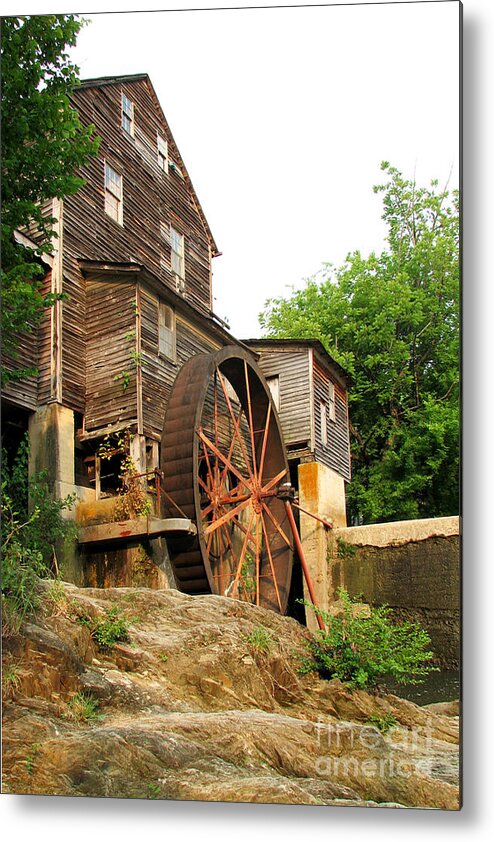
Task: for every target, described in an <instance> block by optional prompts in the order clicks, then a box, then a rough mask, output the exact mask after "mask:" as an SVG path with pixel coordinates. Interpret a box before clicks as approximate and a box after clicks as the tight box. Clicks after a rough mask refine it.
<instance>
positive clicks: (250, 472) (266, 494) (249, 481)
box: [161, 346, 292, 614]
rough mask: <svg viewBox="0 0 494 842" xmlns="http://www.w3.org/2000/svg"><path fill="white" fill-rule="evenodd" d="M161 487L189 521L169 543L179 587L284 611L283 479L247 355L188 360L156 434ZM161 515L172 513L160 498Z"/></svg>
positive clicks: (232, 349)
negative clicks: (185, 531)
mask: <svg viewBox="0 0 494 842" xmlns="http://www.w3.org/2000/svg"><path fill="white" fill-rule="evenodd" d="M161 466H162V470H163V474H164V477H163V488H164V491H165V492H166V494H168V495H170V497H171V498H173V500H174V502H175V503H176V504H177V505H178V506H179V507H180V509H181V510H182V512H183V513H184V514H185V515H186V516H187V517H188V518H190V519H191V520H192V521H194V522H195V524H196V525H197V537H195V538H193V539H188V543H186V542H184V540H183V539H180V541H175V542H170V545H169V548H170V559H171V563H172V566H173V569H174V573H175V576H176V578H177V582H178V585H179V587H180V589H181V590H183V591H184V592H186V593H189V594H205V593H214V594H221V595H226V596H230V597H233V598H237V599H241V600H244V601H248V602H251V603H253V604H255V605H260V606H263V607H264V608H270V609H273V610H274V611H278V612H279V613H282V614H284V613H285V611H286V607H287V601H288V593H289V589H290V580H291V573H292V546H291V539H290V537H289V536H290V534H291V533H290V532H289V524H288V519H287V515H286V510H285V507H284V505H283V502H282V501H281V500H280V499H278V498H277V497H276V488H277V486H278V485H279V484H280V483H283V482H287V481H288V480H289V471H288V462H287V458H286V453H285V447H284V443H283V437H282V433H281V427H280V422H279V418H278V415H277V412H276V409H275V408H274V404H273V402H272V399H271V394H270V392H269V389H268V387H267V385H266V381H265V380H264V377H263V375H262V374H261V373H260V371H259V369H258V368H257V366H256V365H255V363H254V361H253V357H252V355H251V354H249V352H248V351H246V350H244V349H242V348H239V347H236V346H229V347H226V348H223V349H222V350H220V351H217V352H215V353H210V354H199V355H197V356H194V357H191V359H189V360H188V361H187V362H186V363H185V365H184V366H183V368H182V369H181V370H180V372H179V374H178V375H177V378H176V380H175V383H174V385H173V389H172V392H171V395H170V399H169V402H168V408H167V412H166V418H165V424H164V428H163V435H162V440H161ZM164 514H165V516H173V517H176V516H177V511H176V509H174V507H173V506H172V505H171V504H170V503H169V501H167V497H166V495H165V512H164Z"/></svg>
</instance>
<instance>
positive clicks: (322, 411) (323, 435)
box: [319, 401, 328, 447]
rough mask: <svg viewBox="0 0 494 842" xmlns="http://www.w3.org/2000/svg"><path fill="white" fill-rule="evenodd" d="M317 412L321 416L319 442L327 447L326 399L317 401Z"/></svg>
mask: <svg viewBox="0 0 494 842" xmlns="http://www.w3.org/2000/svg"><path fill="white" fill-rule="evenodd" d="M319 413H320V416H321V444H322V445H323V447H327V444H328V411H327V406H326V401H319Z"/></svg>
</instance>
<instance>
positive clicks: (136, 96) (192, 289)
mask: <svg viewBox="0 0 494 842" xmlns="http://www.w3.org/2000/svg"><path fill="white" fill-rule="evenodd" d="M122 93H125V95H126V96H127V97H128V98H129V99H130V100H131V101H132V102H133V103H134V120H135V134H134V136H133V137H132V136H130V135H129V134H128V133H127V132H126V131H124V130H123V129H122V126H121V102H122ZM73 101H74V105H75V106H76V107H77V108H78V110H79V113H80V116H81V120H82V121H83V122H84V123H94V125H95V126H96V131H97V133H98V134H99V135H101V137H102V142H101V146H100V151H99V156H98V158H97V159H93V160H91V161H89V163H88V164H87V166H86V167H85V169H84V170H83V173H82V174H83V175H84V177H85V178H86V185H85V186H84V187H83V188H82V189H81V190H80V191H79V192H78V193H77V194H76V195H75V196H73V197H69V198H67V199H66V202H65V231H66V240H65V245H66V249H70V251H71V252H72V253H73V254H75V255H76V256H77V257H81V258H86V259H90V260H102V261H116V262H126V261H133V262H137V263H141V264H143V265H145V266H146V268H147V269H149V270H150V271H151V272H152V273H153V274H154V275H156V276H157V277H159V278H160V279H161V280H162V282H163V284H164V286H168V287H169V288H170V289H173V290H174V291H176V280H175V278H174V276H173V275H172V272H171V245H170V239H169V226H170V224H172V225H173V227H174V228H176V229H177V230H178V231H179V232H180V233H182V234H183V235H184V237H185V293H184V297H185V298H186V299H187V300H188V301H189V302H190V303H192V304H193V305H194V306H195V307H197V308H198V309H199V310H200V311H202V312H206V313H207V312H209V310H210V308H211V289H210V280H211V278H210V251H209V247H210V237H209V234H208V232H207V230H206V227H205V225H204V222H203V219H202V217H201V215H200V213H199V210H198V208H197V206H196V204H195V201H194V197H193V194H192V191H191V189H190V187H189V183H188V181H187V179H186V178H185V177H184V178H182V177H181V176H180V175H178V174H177V172H173V171H171V170H170V171H169V172H168V173H166V172H164V171H163V170H162V169H161V168H160V167H159V165H158V149H157V137H158V133H159V134H160V136H162V137H163V138H164V139H166V141H167V142H168V151H169V156H170V158H171V159H173V160H174V161H175V162H177V161H178V162H180V161H181V159H180V155H179V152H178V149H177V148H176V146H175V143H174V141H173V138H172V135H171V133H170V130H169V128H168V125H167V124H166V121H165V120H164V118H163V116H162V113H161V110H160V108H159V106H158V104H157V102H156V99H155V97H154V95H153V94H152V91H151V87H150V85H149V84H148V82H147V81H145V80H140V81H130V82H124V83H118V84H109V85H103V86H96V87H83V88H82V89H81V90H80V91H77V92H76V93H75V94H74V97H73ZM105 160H106V161H107V162H108V164H109V165H110V166H111V167H112V169H114V170H115V171H116V172H117V173H119V174H121V175H122V176H123V225H119V224H118V223H117V222H115V221H114V220H113V219H112V218H111V217H110V216H108V215H107V214H106V213H105Z"/></svg>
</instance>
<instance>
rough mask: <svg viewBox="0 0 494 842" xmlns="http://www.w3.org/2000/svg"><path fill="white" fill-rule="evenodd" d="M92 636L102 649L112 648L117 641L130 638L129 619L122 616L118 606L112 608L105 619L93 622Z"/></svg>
mask: <svg viewBox="0 0 494 842" xmlns="http://www.w3.org/2000/svg"><path fill="white" fill-rule="evenodd" d="M91 637H92V638H93V640H95V641H96V643H97V644H98V646H99V648H100V649H103V650H105V649H112V647H113V646H115V643H118V642H119V641H127V640H129V621H128V620H127V619H126V618H125V617H122V616H121V614H120V613H119V611H118V608H116V607H113V608H110V609H109V611H107V612H106V617H105V619H103V620H94V621H93V623H92V624H91Z"/></svg>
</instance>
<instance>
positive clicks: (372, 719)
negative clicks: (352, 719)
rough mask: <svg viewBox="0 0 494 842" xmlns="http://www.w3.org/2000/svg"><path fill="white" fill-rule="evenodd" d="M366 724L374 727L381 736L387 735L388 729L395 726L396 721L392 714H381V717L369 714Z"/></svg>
mask: <svg viewBox="0 0 494 842" xmlns="http://www.w3.org/2000/svg"><path fill="white" fill-rule="evenodd" d="M367 722H368V723H369V725H374V726H375V727H376V728H377V729H378V730H379V731H380V732H381V734H387V732H388V731H389V729H390V728H392V727H393V726H394V725H396V723H397V720H396V717H394V716H393V714H392V713H383V715H382V716H379V714H377V713H371V715H370V716H369V718H368V720H367Z"/></svg>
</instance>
